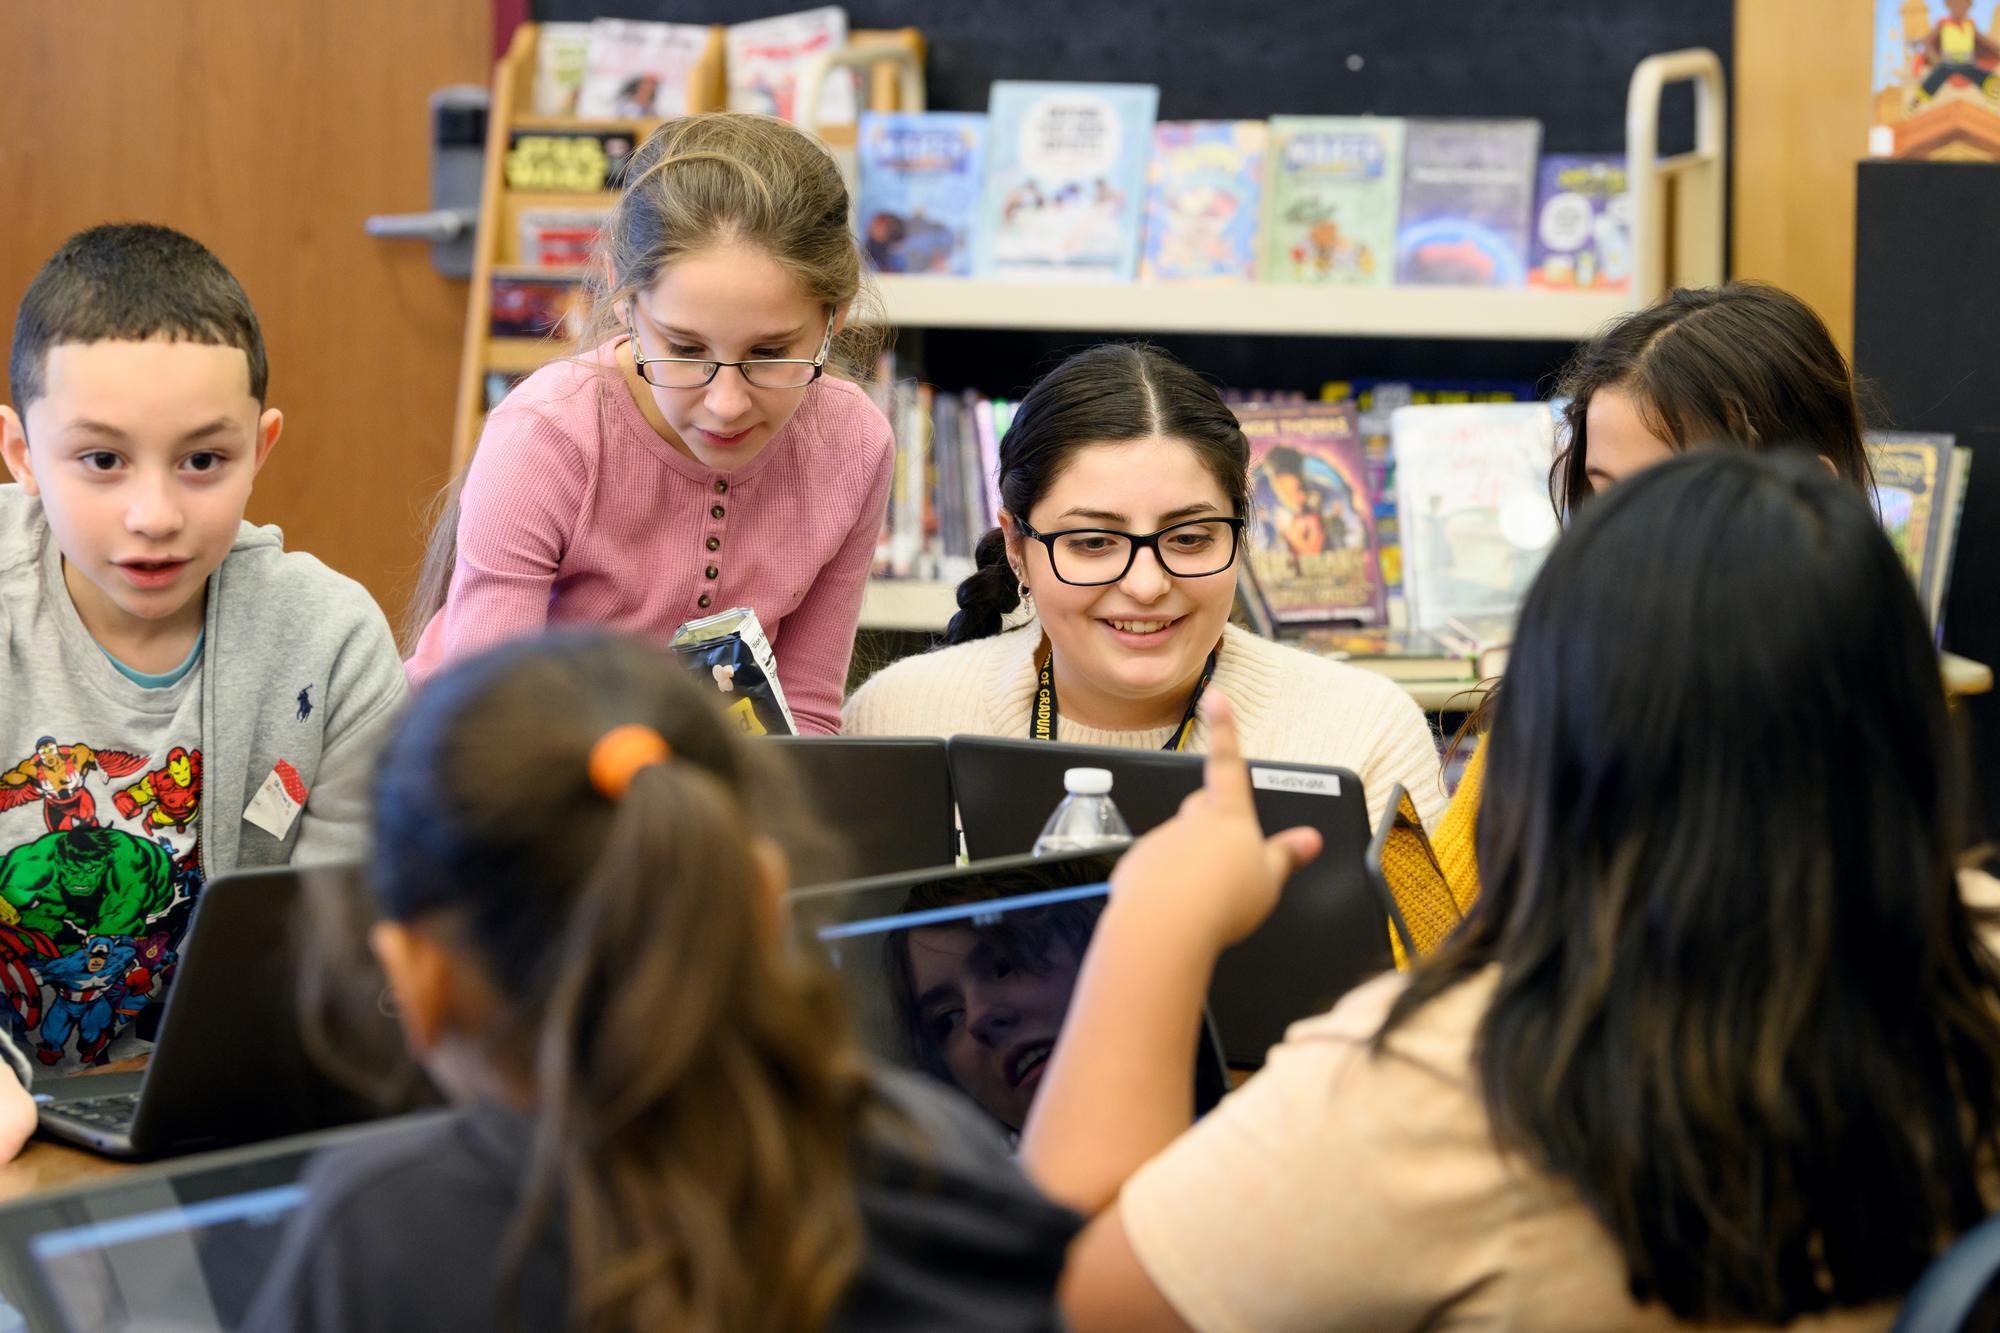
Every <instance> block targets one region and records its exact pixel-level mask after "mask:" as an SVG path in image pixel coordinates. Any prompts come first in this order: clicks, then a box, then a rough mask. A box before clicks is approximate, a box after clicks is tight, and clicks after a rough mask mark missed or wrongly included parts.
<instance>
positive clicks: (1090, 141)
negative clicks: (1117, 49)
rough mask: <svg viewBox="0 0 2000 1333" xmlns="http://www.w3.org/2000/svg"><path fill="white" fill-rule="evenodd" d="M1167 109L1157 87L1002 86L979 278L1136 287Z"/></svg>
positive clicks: (977, 247)
mask: <svg viewBox="0 0 2000 1333" xmlns="http://www.w3.org/2000/svg"><path fill="white" fill-rule="evenodd" d="M1159 102H1160V90H1159V89H1158V88H1156V87H1154V86H1152V85H1151V84H1137V83H1017V82H1012V81H1008V80H999V81H996V82H995V83H994V85H993V94H992V99H991V101H990V102H989V103H988V107H987V110H988V115H989V121H988V126H987V128H988V135H989V137H988V140H987V154H986V157H987V171H986V190H985V194H984V199H983V202H982V205H981V208H980V225H979V228H978V235H977V238H976V240H975V242H974V255H975V259H974V263H973V271H974V272H975V273H977V274H979V275H980V276H981V277H991V278H1025V279H1042V280H1055V281H1064V280H1070V281H1093V280H1095V281H1112V282H1129V281H1131V280H1132V278H1133V277H1134V276H1135V275H1136V274H1137V273H1138V269H1139V220H1140V209H1141V207H1142V205H1143V204H1144V202H1145V189H1146V163H1147V159H1148V158H1149V157H1150V156H1151V154H1152V149H1153V119H1154V115H1155V113H1156V111H1157V110H1158V108H1159Z"/></svg>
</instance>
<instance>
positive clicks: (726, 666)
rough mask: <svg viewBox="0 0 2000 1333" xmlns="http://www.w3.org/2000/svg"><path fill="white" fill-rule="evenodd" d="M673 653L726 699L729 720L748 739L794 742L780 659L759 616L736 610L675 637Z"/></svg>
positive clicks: (684, 627)
mask: <svg viewBox="0 0 2000 1333" xmlns="http://www.w3.org/2000/svg"><path fill="white" fill-rule="evenodd" d="M668 646H669V647H671V648H672V649H673V652H674V656H675V657H678V658H679V659H680V661H681V665H682V666H685V667H686V668H687V669H688V670H689V671H692V672H693V673H695V675H697V676H700V677H702V678H703V679H705V680H707V681H708V682H709V683H710V684H711V685H713V686H714V687H715V689H716V690H717V691H718V692H719V693H721V694H722V696H723V702H724V703H725V705H726V706H727V707H726V709H725V711H726V712H727V713H728V714H729V718H730V720H731V721H732V722H734V723H735V724H736V725H737V726H738V727H739V728H741V729H742V730H743V731H744V732H745V733H746V734H747V735H751V736H766V735H775V736H790V735H792V734H793V733H795V732H796V731H797V730H798V728H797V727H795V726H794V725H793V724H792V710H791V709H790V708H789V707H788V706H787V705H786V703H785V687H784V686H782V685H780V684H779V683H778V659H777V657H776V656H775V655H774V654H773V653H772V652H771V641H770V640H769V639H767V638H765V637H764V626H763V625H762V624H761V623H760V622H759V621H758V619H757V613H756V612H755V611H752V610H751V609H750V608H749V607H747V606H735V607H731V608H730V609H729V610H727V611H718V612H716V613H715V614H714V615H712V616H703V617H702V618H701V619H700V620H690V621H688V622H687V624H685V625H682V626H681V627H680V628H679V629H677V630H675V631H674V637H673V640H672V642H671V643H670V644H669V645H668Z"/></svg>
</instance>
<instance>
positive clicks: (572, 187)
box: [502, 130, 638, 194]
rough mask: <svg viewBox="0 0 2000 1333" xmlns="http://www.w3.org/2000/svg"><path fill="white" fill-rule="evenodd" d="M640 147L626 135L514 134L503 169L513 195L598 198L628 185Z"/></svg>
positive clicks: (591, 132) (596, 132) (576, 132)
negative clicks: (518, 192)
mask: <svg viewBox="0 0 2000 1333" xmlns="http://www.w3.org/2000/svg"><path fill="white" fill-rule="evenodd" d="M637 147H638V143H637V141H636V140H635V139H634V138H633V136H632V135H631V134H629V133H627V132H626V131H623V130H515V131H514V132H513V133H512V134H511V135H510V136H508V139H507V160H506V162H505V163H504V164H502V169H503V171H504V172H505V174H506V178H507V188H508V189H510V190H537V191H541V192H543V193H548V194H593V193H596V192H598V191H600V190H615V189H617V188H618V187H619V186H621V185H623V184H624V183H625V166H626V164H627V163H628V162H629V161H630V160H631V158H632V151H633V150H634V149H635V148H637Z"/></svg>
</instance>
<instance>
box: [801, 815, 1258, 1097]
mask: <svg viewBox="0 0 2000 1333" xmlns="http://www.w3.org/2000/svg"><path fill="white" fill-rule="evenodd" d="M1117 859H1118V852H1076V853H1070V854H1067V855H1063V856H1046V857H1031V856H1016V857H1007V858H1003V859H1001V860H997V861H984V862H979V861H975V862H974V863H972V864H971V865H966V866H956V867H951V868H948V869H942V870H931V871H924V872H920V873H916V874H907V875H885V876H881V877H879V878H876V879H864V880H856V881H854V882H852V883H848V884H833V885H826V886H823V887H821V888H816V889H803V890H799V891H797V892H794V893H793V894H792V895H791V896H790V898H789V899H788V905H789V907H790V913H791V923H792V930H793V933H794V937H795V939H796V940H797V942H798V943H799V945H800V946H801V947H802V948H805V949H810V950H815V951H818V952H819V953H821V954H822V955H823V956H824V957H825V958H826V959H827V961H828V962H829V963H831V964H832V966H833V967H834V969H835V970H836V971H837V972H838V973H839V975H840V977H841V980H842V981H843V983H844V984H845V988H846V991H847V996H848V1001H849V1005H850V1008H851V1010H852V1012H853V1013H854V1016H855V1020H856V1023H857V1025H858V1027H859V1029H860V1034H861V1039H862V1042H863V1045H864V1046H865V1047H866V1048H867V1049H869V1050H870V1051H871V1052H873V1053H874V1054H875V1055H876V1056H878V1057H880V1058H881V1059H883V1060H885V1061H887V1062H889V1063H891V1064H895V1065H900V1066H903V1067H905V1068H910V1069H916V1070H920V1071H922V1072H924V1073H927V1074H930V1075H932V1076H933V1077H936V1078H938V1079H940V1080H942V1081H943V1082H945V1083H948V1084H950V1085H952V1086H953V1087H956V1088H958V1089H959V1090H960V1091H962V1092H964V1093H966V1094H967V1095H968V1096H969V1097H971V1099H972V1100H973V1101H974V1102H975V1103H977V1104H978V1105H979V1106H980V1107H982V1108H983V1109H984V1110H985V1111H986V1112H987V1113H988V1114H989V1115H991V1116H992V1117H993V1118H994V1120H996V1121H997V1122H999V1124H1000V1125H1001V1126H1002V1127H1003V1128H1005V1129H1007V1130H1010V1131H1014V1130H1019V1129H1020V1127H1021V1124H1022V1122H1023V1120H1024V1119H1025V1117H1026V1114H1027V1108H1028V1106H1029V1105H1030V1104H1031V1103H1032V1101H1033V1099H1034V1094H1035V1090H1036V1089H1037V1088H1038V1087H1039V1085H1040V1081H1041V1076H1042V1073H1043V1071H1044V1070H1045V1069H1046V1067H1047V1065H1048V1061H1049V1059H1050V1057H1051V1055H1052V1054H1053V1052H1054V1049H1055V1042H1056V1038H1057V1036H1058V1035H1059V1033H1060V1031H1061V1028H1062V1021H1063V1017H1064V1015H1066V1014H1067V1013H1068V1012H1069V1000H1070V994H1071V991H1072V990H1073V988H1074V986H1075V984H1076V977H1077V970H1078V968H1079V967H1080V965H1081V964H1082V962H1083V955H1084V951H1085V950H1086V949H1087V948H1088V946H1089V944H1090V937H1091V934H1092V932H1093V931H1094V930H1095V928H1096V925H1097V918H1098V915H1099V914H1100V913H1101V912H1102V911H1103V909H1104V905H1105V903H1106V902H1107V901H1108V894H1109V891H1110V884H1109V880H1110V877H1111V868H1112V867H1113V866H1114V865H1115V864H1116V863H1117ZM1188 1035H1189V1038H1190V1039H1191V1040H1193V1041H1194V1042H1195V1079H1194V1098H1195V1108H1196V1111H1197V1113H1200V1112H1203V1111H1206V1110H1208V1109H1209V1108H1210V1107H1212V1106H1214V1105H1215V1103H1216V1102H1218V1101H1220V1100H1221V1098H1222V1096H1223V1094H1224V1093H1225V1092H1226V1091H1227V1090H1228V1071H1227V1070H1226V1069H1225V1068H1224V1065H1223V1060H1222V1052H1221V1049H1220V1048H1219V1046H1218V1045H1217V1044H1216V1041H1215V1037H1214V1032H1213V1029H1212V1026H1211V1025H1210V1024H1209V1023H1208V1022H1207V1021H1206V1019H1204V1021H1203V1023H1202V1027H1201V1030H1200V1031H1199V1032H1193V1033H1189V1034H1188Z"/></svg>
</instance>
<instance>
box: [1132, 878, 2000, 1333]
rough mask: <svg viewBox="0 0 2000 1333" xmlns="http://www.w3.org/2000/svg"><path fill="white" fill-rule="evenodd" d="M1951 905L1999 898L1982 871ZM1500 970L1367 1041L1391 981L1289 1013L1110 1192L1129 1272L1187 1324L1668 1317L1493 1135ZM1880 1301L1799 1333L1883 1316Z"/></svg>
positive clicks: (1449, 1323) (1589, 1325) (1549, 1187)
mask: <svg viewBox="0 0 2000 1333" xmlns="http://www.w3.org/2000/svg"><path fill="white" fill-rule="evenodd" d="M1965 889H1966V898H1967V900H1968V901H1970V902H1974V903H1978V904H1991V903H1993V902H1995V901H2000V884H1996V882H1995V881H1994V880H1993V879H1992V878H1991V877H1989V876H1985V875H1968V876H1966V877H1965ZM1498 976H1499V972H1498V969H1497V968H1489V969H1488V970H1487V971H1486V972H1483V973H1481V974H1480V975H1479V976H1477V977H1474V978H1472V979H1471V980H1469V981H1467V982H1466V983H1464V984H1463V985H1460V986H1458V987H1456V988H1454V989H1453V990H1451V991H1449V992H1447V993H1446V994H1444V995H1442V996H1440V997H1439V998H1438V999H1436V1000H1434V1001H1432V1002H1431V1003H1430V1004H1427V1005H1425V1006H1424V1007H1423V1008H1422V1009H1420V1010H1419V1011H1418V1012H1417V1013H1416V1014H1415V1015H1413V1016H1412V1017H1411V1018H1410V1019H1409V1020H1408V1021H1407V1022H1406V1023H1404V1024H1403V1025H1402V1026H1400V1027H1398V1029H1397V1031H1396V1035H1395V1036H1394V1037H1393V1038H1392V1039H1391V1042H1390V1044H1389V1047H1388V1049H1387V1050H1386V1051H1385V1052H1384V1053H1383V1054H1382V1055H1381V1056H1380V1057H1373V1056H1371V1055H1370V1053H1369V1049H1368V1046H1369V1042H1370V1040H1371V1039H1372V1038H1373V1036H1374V1034H1375V1032H1376V1030H1377V1029H1378V1028H1379V1027H1380V1026H1381V1024H1382V1020H1383V1018H1384V1017H1385V1016H1386V1015H1387V1013H1388V1010H1389V1006H1390V1005H1391V1004H1392V1003H1393V1002H1394V1000H1395V998H1396V996H1397V995H1398V994H1400V993H1401V991H1402V988H1403V986H1404V985H1405V984H1406V978H1404V977H1400V976H1394V975H1391V976H1384V977H1381V978H1378V979H1377V980H1375V981H1373V982H1370V983H1369V984H1367V985H1365V986H1363V987H1361V988H1360V989H1358V990H1356V991H1354V992H1353V993H1352V994H1350V995H1348V996H1347V998H1345V999H1344V1000H1342V1001H1341V1002H1340V1003H1339V1004H1338V1005H1337V1006H1335V1007H1334V1009H1333V1010H1332V1011H1331V1012H1329V1013H1326V1014H1322V1015H1320V1016H1319V1017H1317V1018H1311V1019H1307V1020H1305V1021H1304V1022H1301V1023H1297V1024H1294V1025H1293V1027H1292V1028H1291V1030H1290V1031H1289V1032H1288V1033H1287V1034H1286V1037H1285V1040H1284V1042H1283V1043H1282V1044H1281V1045H1279V1046H1277V1047H1275V1048H1274V1049H1273V1050H1272V1052H1271V1058H1270V1062H1269V1063H1268V1064H1267V1065H1266V1066H1265V1067H1264V1069H1263V1071H1262V1072H1260V1073H1259V1074H1257V1075H1256V1077H1254V1078H1252V1079H1251V1080H1250V1081H1249V1082H1248V1083H1246V1084H1244V1086H1243V1087H1242V1088H1240V1089H1238V1090H1237V1091H1236V1092H1234V1093H1232V1094H1231V1095H1230V1096H1229V1097H1228V1098H1227V1099H1226V1100H1225V1101H1224V1102H1223V1104H1222V1105H1221V1106H1220V1107H1218V1108H1217V1109H1216V1110H1215V1111H1214V1112H1212V1113H1211V1114H1210V1115H1209V1116H1207V1117H1206V1118H1205V1119H1203V1120H1202V1121H1201V1123H1199V1124H1197V1125H1196V1126H1195V1127H1194V1128H1193V1129H1192V1130H1191V1131H1189V1132H1188V1133H1187V1134H1185V1135H1183V1136H1182V1137H1181V1138H1180V1139H1179V1140H1177V1141H1176V1142H1175V1143H1174V1144H1173V1145H1172V1146H1171V1147H1169V1148H1168V1149H1167V1150H1166V1151H1165V1152H1164V1153H1162V1154H1161V1155H1160V1156H1158V1157H1156V1158H1154V1159H1153V1160H1152V1161H1151V1162H1149V1163H1147V1164H1146V1165H1145V1166H1144V1167H1142V1168H1140V1170H1139V1172H1138V1173H1137V1174H1136V1175H1134V1176H1133V1177H1132V1179H1131V1180H1130V1181H1128V1182H1127V1183H1126V1185H1125V1189H1124V1192H1123V1194H1122V1195H1121V1196H1120V1200H1119V1206H1120V1211H1121V1214H1122V1217H1123V1221H1124V1226H1125V1230H1126V1234H1127V1235H1128V1236H1129V1237H1130V1238H1131V1242H1132V1248H1133V1250H1134V1252H1135V1253H1136V1254H1137V1255H1138V1258H1139V1262H1140V1264H1141V1265H1142V1266H1143V1267H1144V1268H1145V1270H1146V1273H1147V1275H1148V1276H1149V1277H1151V1279H1152V1281H1153V1284H1154V1285H1155V1286H1156V1287H1158V1288H1159V1290H1160V1291H1161V1293H1162V1294H1163V1295H1165V1296H1166V1298H1167V1300H1168V1301H1169V1302H1170V1303H1171V1304H1172V1305H1173V1306H1174V1308H1175V1309H1176V1310H1178V1311H1179V1312H1180V1314H1181V1317H1182V1318H1184V1319H1185V1320H1187V1321H1188V1323H1189V1324H1191V1325H1193V1326H1194V1327H1195V1328H1197V1329H1200V1330H1202V1333H1224V1331H1225V1330H1246V1331H1247V1330H1253V1329H1254V1330H1257V1331H1258V1333H1283V1331H1284V1330H1293V1329H1296V1330H1300V1331H1301V1333H1305V1331H1306V1330H1312V1333H1338V1330H1343V1329H1353V1330H1356V1331H1357V1333H1363V1331H1365V1333H1386V1331H1387V1330H1394V1329H1413V1328H1425V1329H1440V1328H1446V1329H1466V1328H1478V1329H1520V1330H1534V1331H1535V1333H1565V1331H1566V1330H1577V1331H1578V1333H1583V1331H1584V1330H1589V1331H1590V1333H1605V1331H1606V1330H1651V1329H1661V1330H1665V1329H1672V1328H1677V1327H1681V1326H1680V1325H1676V1324H1675V1323H1674V1321H1673V1320H1672V1319H1671V1318H1669V1317H1668V1315H1667V1313H1666V1311H1665V1310H1664V1309H1663V1308H1662V1307H1660V1306H1657V1305H1654V1306H1647V1307H1641V1306H1637V1305H1635V1304H1634V1303H1633V1302H1632V1300H1631V1298H1630V1297H1629V1296H1628V1295H1627V1294H1626V1287H1625V1264H1624V1261H1623V1259H1622V1258H1621V1257H1620V1255H1619V1253H1618V1250H1617V1248H1616V1247H1615V1246H1614V1245H1613V1244H1612V1241H1611V1238H1610V1236H1609V1235H1608V1234H1607V1233H1606V1232H1605V1231H1604V1229H1603V1228H1602V1227H1601V1226H1600V1225H1599V1224H1598V1222H1597V1220H1596V1218H1595V1217H1593V1216H1592V1215H1591V1213H1590V1212H1589V1210H1588V1209H1586V1208H1585V1207H1584V1205H1583V1204H1582V1202H1581V1201H1579V1200H1578V1198H1577V1197H1576V1195H1575V1193H1574V1192H1573V1191H1572V1190H1570V1189H1569V1187H1568V1186H1567V1185H1565V1184H1564V1183H1562V1182H1561V1181H1559V1180H1556V1179H1554V1178H1553V1177H1550V1176H1549V1175H1547V1174H1546V1173H1543V1172H1540V1171H1537V1170H1534V1169H1533V1168H1531V1167H1529V1166H1527V1165H1526V1164H1525V1163H1523V1162H1521V1161H1519V1160H1518V1159H1516V1158H1511V1157H1507V1156H1503V1155H1502V1154H1501V1153H1500V1151H1499V1150H1498V1149H1497V1148H1496V1147H1495V1145H1494V1142H1493V1136H1492V1129H1491V1125H1490V1122H1489V1121H1488V1119H1487V1116H1486V1108H1485V1104H1484V1103H1483V1101H1482V1100H1481V1098H1480V1095H1479V1088H1478V1082H1477V1078H1476V1075H1475V1073H1474V1069H1473V1063H1472V1046H1473V1038H1474V1035H1475V1033H1476V1030H1477V1027H1478V1023H1479V1019H1480V1016H1481V1015H1482V1014H1483V1013H1484V1012H1485V1010H1486V1006H1487V1004H1488V1002H1489V1000H1490V999H1491V997H1492V993H1493V987H1494V985H1495V983H1496V981H1497V979H1498ZM1894 1318H1895V1308H1894V1307H1893V1306H1889V1305H1883V1306H1877V1307H1871V1308H1868V1309H1865V1310H1856V1311H1848V1312H1844V1313H1842V1314H1841V1315H1839V1316H1837V1317H1833V1318H1827V1319H1821V1320H1813V1321H1809V1322H1804V1323H1800V1324H1798V1325H1796V1326H1795V1327H1797V1328H1799V1329H1811V1330H1839V1331H1840V1333H1849V1331H1850V1330H1852V1331H1853V1333H1860V1331H1861V1330H1879V1329H1886V1328H1888V1327H1889V1325H1890V1324H1891V1322H1893V1320H1894Z"/></svg>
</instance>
